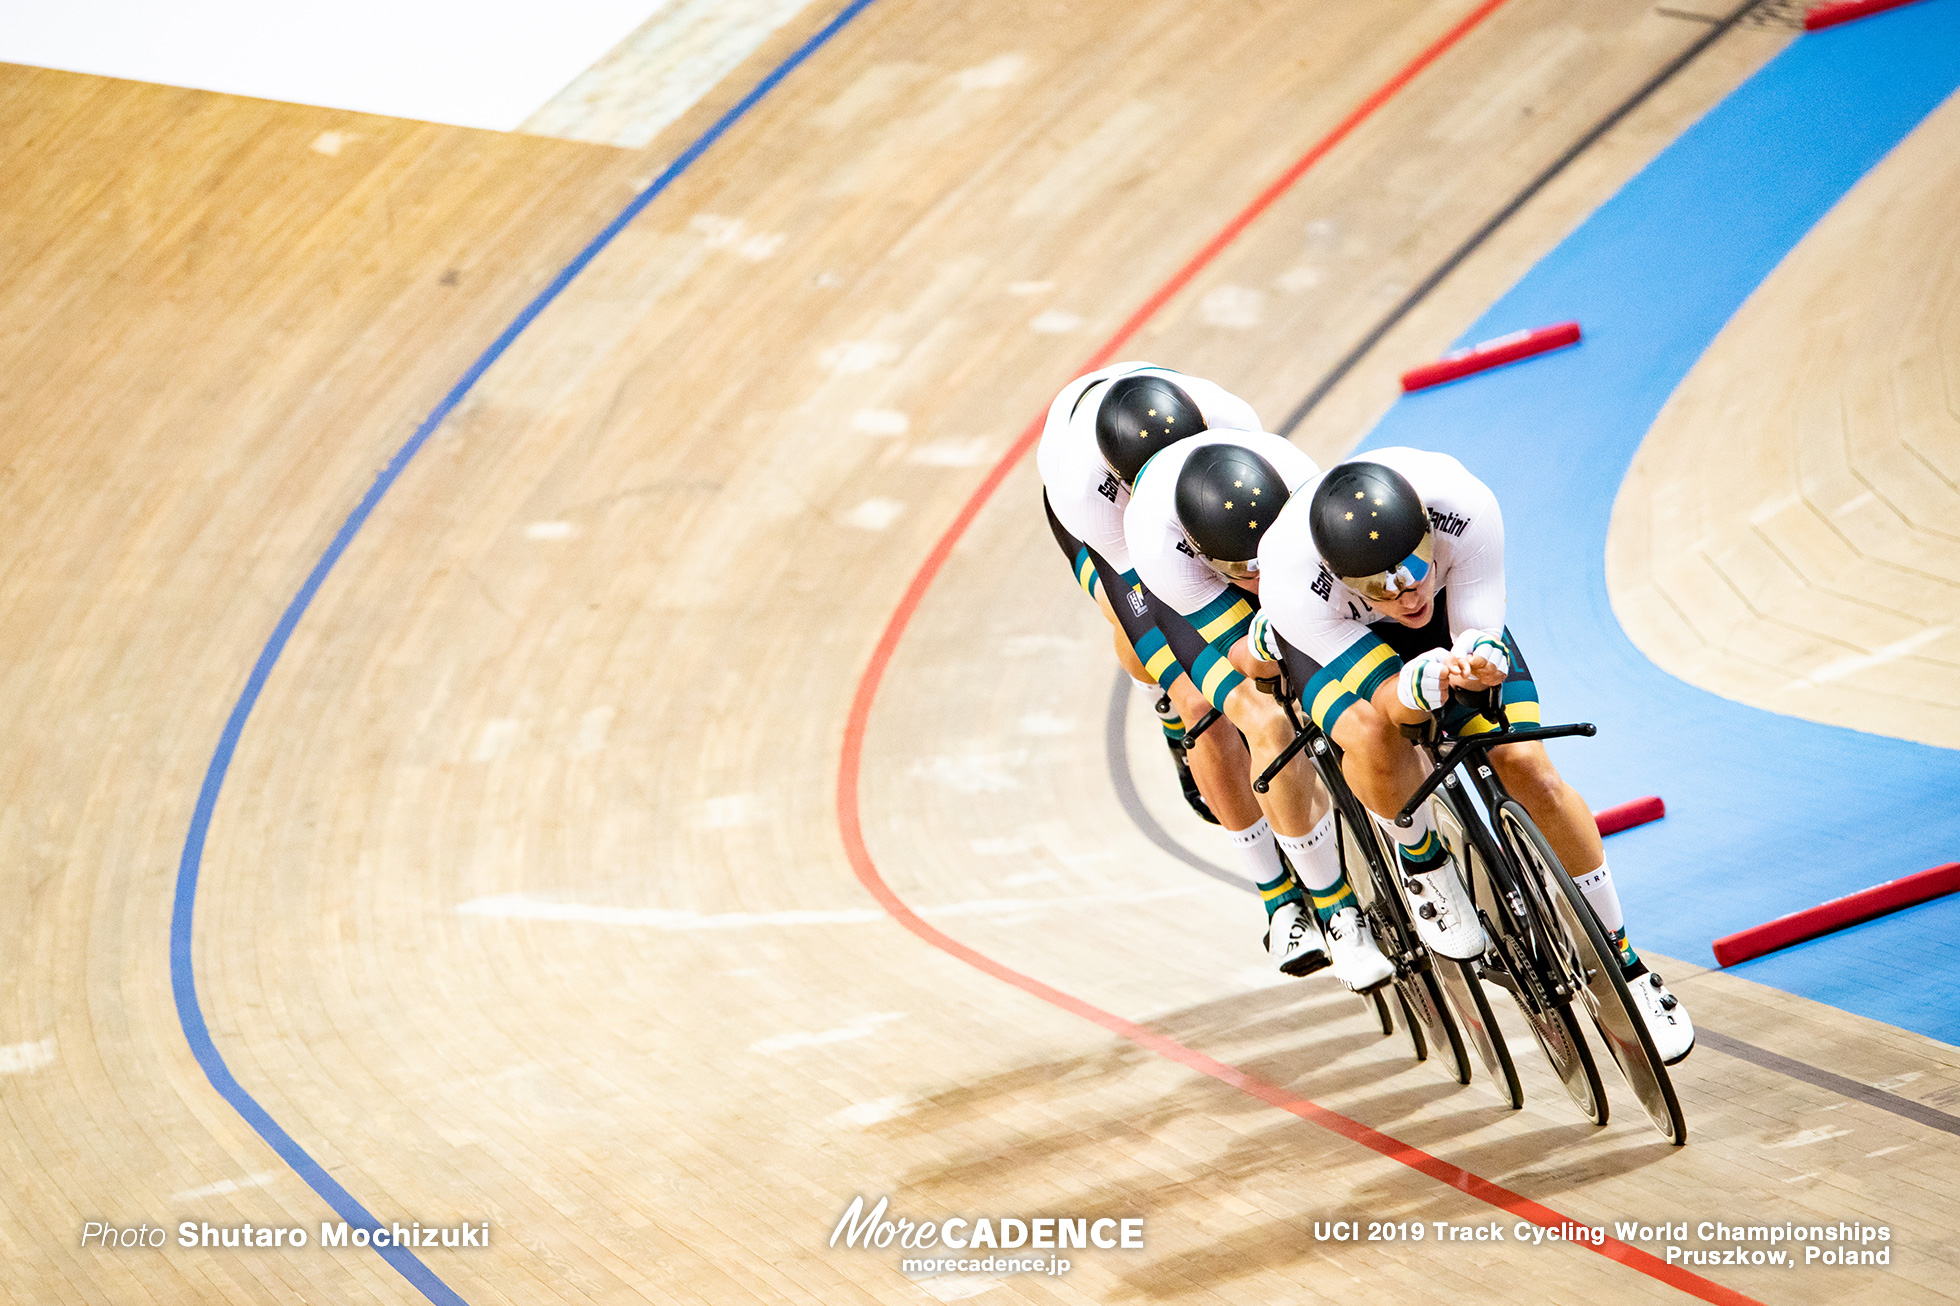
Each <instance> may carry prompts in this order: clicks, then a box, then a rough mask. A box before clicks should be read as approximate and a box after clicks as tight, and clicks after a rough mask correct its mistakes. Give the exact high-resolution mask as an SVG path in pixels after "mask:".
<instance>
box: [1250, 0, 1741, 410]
mask: <svg viewBox="0 0 1960 1306" xmlns="http://www.w3.org/2000/svg"><path fill="white" fill-rule="evenodd" d="M1763 2H1764V0H1744V3H1743V4H1742V5H1741V6H1740V7H1739V8H1737V9H1736V10H1735V11H1734V12H1732V13H1731V14H1729V16H1728V17H1727V18H1723V19H1719V20H1715V23H1714V26H1712V27H1710V28H1709V29H1708V30H1707V31H1706V32H1704V33H1702V34H1701V35H1700V36H1699V37H1697V38H1696V39H1695V40H1694V41H1693V42H1692V43H1691V44H1690V45H1689V46H1688V48H1687V49H1685V50H1683V51H1682V52H1681V53H1680V54H1677V55H1675V56H1674V58H1672V59H1670V60H1669V61H1668V62H1667V63H1666V64H1664V65H1663V66H1662V67H1661V69H1660V71H1659V72H1657V73H1655V74H1654V75H1653V76H1652V77H1650V78H1648V79H1647V81H1646V82H1645V83H1644V84H1643V85H1642V86H1641V87H1640V89H1639V90H1637V91H1635V92H1634V93H1633V94H1632V95H1630V96H1628V97H1627V98H1626V99H1625V100H1622V101H1621V102H1620V104H1619V107H1617V108H1615V109H1614V110H1613V111H1612V112H1611V113H1609V114H1607V115H1606V116H1605V117H1604V118H1601V119H1600V120H1599V121H1598V122H1596V123H1594V124H1593V125H1592V127H1591V129H1590V130H1588V131H1587V132H1586V134H1585V135H1583V136H1581V137H1580V138H1579V139H1578V140H1576V141H1574V142H1572V144H1571V145H1569V146H1567V147H1566V150H1565V153H1563V154H1561V155H1559V156H1558V158H1556V159H1554V160H1552V162H1551V164H1550V165H1549V166H1547V167H1546V168H1545V170H1544V171H1543V172H1541V173H1539V174H1538V175H1537V176H1536V177H1533V178H1532V179H1531V180H1530V181H1529V182H1527V183H1526V184H1525V187H1524V189H1523V190H1521V191H1519V192H1518V193H1517V194H1515V195H1513V196H1512V197H1511V199H1510V202H1509V203H1507V204H1505V206H1504V207H1503V208H1501V209H1499V210H1498V211H1497V212H1496V213H1494V214H1492V215H1491V217H1490V218H1489V220H1487V221H1486V222H1485V223H1484V225H1483V226H1481V227H1478V228H1477V229H1476V230H1475V231H1473V232H1472V233H1470V237H1469V239H1467V240H1465V241H1464V242H1463V243H1462V244H1461V245H1458V246H1457V247H1456V249H1454V250H1453V251H1451V253H1450V256H1449V257H1448V258H1446V259H1444V260H1443V261H1442V262H1441V263H1439V264H1437V265H1436V266H1435V268H1433V269H1432V270H1431V271H1430V273H1429V275H1428V276H1426V277H1424V278H1423V279H1422V281H1421V282H1420V283H1418V284H1417V286H1416V287H1415V289H1413V290H1411V291H1410V292H1409V293H1408V294H1406V295H1404V296H1403V297H1402V302H1401V303H1399V304H1397V305H1396V306H1395V307H1394V308H1392V309H1390V310H1389V311H1388V315H1387V316H1386V317H1384V318H1382V320H1381V321H1379V322H1377V323H1375V325H1374V327H1373V328H1372V329H1371V330H1370V331H1369V332H1368V334H1367V335H1365V336H1363V337H1361V339H1360V341H1359V342H1357V343H1356V344H1355V346H1354V348H1352V349H1350V350H1348V351H1347V353H1346V354H1344V355H1343V356H1342V358H1341V361H1340V362H1338V363H1336V364H1334V366H1333V368H1332V370H1330V371H1329V372H1328V373H1327V375H1326V376H1323V377H1321V378H1320V384H1318V385H1316V386H1315V387H1314V388H1313V389H1312V390H1309V391H1308V392H1307V397H1306V398H1305V399H1302V400H1301V401H1300V402H1299V404H1298V406H1296V407H1295V408H1294V409H1293V411H1292V412H1291V413H1289V414H1288V415H1287V418H1286V420H1285V421H1284V422H1281V423H1280V424H1279V426H1278V427H1277V428H1276V429H1275V434H1278V435H1286V436H1290V435H1292V434H1293V432H1294V431H1295V430H1297V429H1298V428H1299V425H1300V423H1301V422H1304V421H1305V420H1306V419H1307V414H1309V413H1311V412H1312V411H1313V410H1314V409H1315V408H1316V407H1318V406H1319V404H1320V401H1321V400H1323V399H1325V398H1326V397H1327V395H1328V392H1329V391H1331V390H1332V389H1333V388H1334V387H1335V386H1337V385H1339V384H1340V383H1341V382H1342V381H1343V380H1344V379H1345V378H1346V377H1347V374H1348V373H1349V372H1351V371H1353V370H1354V367H1355V365H1356V364H1357V363H1359V362H1360V361H1361V360H1362V359H1363V358H1365V357H1366V356H1367V355H1368V352H1369V351H1370V350H1372V349H1373V348H1374V347H1375V346H1376V345H1378V344H1380V343H1381V341H1382V337H1384V336H1386V335H1387V334H1388V333H1389V332H1390V331H1393V330H1394V329H1395V326H1396V324H1397V323H1399V322H1400V321H1401V320H1402V319H1403V318H1405V317H1407V316H1408V315H1409V314H1410V313H1411V312H1413V311H1414V309H1415V307H1416V306H1417V305H1418V304H1420V303H1422V301H1423V300H1425V299H1427V298H1429V296H1430V295H1431V294H1432V293H1433V292H1434V291H1435V289H1436V287H1438V286H1440V285H1442V284H1443V281H1444V279H1445V278H1447V277H1448V276H1449V275H1450V273H1452V272H1454V271H1456V270H1457V268H1458V267H1459V266H1461V265H1462V263H1463V261H1464V260H1465V259H1467V258H1469V257H1470V256H1471V255H1472V254H1474V253H1476V252H1477V250H1479V249H1480V248H1482V247H1483V244H1484V242H1485V241H1487V240H1489V239H1490V238H1491V236H1493V235H1494V234H1496V232H1497V230H1498V228H1500V227H1502V226H1503V225H1504V224H1505V223H1507V222H1509V221H1510V220H1511V219H1512V218H1514V217H1516V216H1517V213H1518V210H1520V209H1522V208H1523V207H1524V206H1525V205H1526V204H1529V203H1530V202H1531V200H1532V199H1533V198H1534V197H1535V196H1536V195H1537V194H1538V192H1539V191H1541V190H1543V189H1545V187H1546V186H1547V185H1549V184H1550V183H1551V181H1552V179H1553V178H1554V177H1556V176H1558V175H1559V174H1560V173H1561V172H1564V171H1565V170H1566V169H1567V168H1569V167H1571V166H1572V162H1573V160H1575V159H1577V158H1578V157H1579V156H1580V155H1581V154H1584V153H1585V152H1586V151H1587V150H1589V149H1591V148H1592V147H1593V145H1595V144H1596V143H1597V142H1598V141H1599V138H1600V137H1602V136H1604V135H1605V134H1606V133H1607V132H1609V131H1612V130H1613V129H1614V128H1615V127H1617V126H1619V125H1620V123H1621V121H1622V120H1624V119H1625V118H1626V116H1627V115H1628V114H1630V113H1632V112H1633V111H1634V110H1635V109H1637V108H1639V107H1640V106H1641V105H1643V104H1645V103H1646V102H1647V101H1648V100H1649V99H1650V98H1652V96H1653V94H1654V92H1655V91H1658V90H1660V88H1661V87H1663V86H1665V85H1667V84H1668V83H1669V82H1670V81H1672V80H1674V78H1675V76H1676V75H1677V74H1678V73H1680V71H1681V70H1682V69H1683V68H1686V67H1687V66H1688V65H1689V64H1691V63H1693V62H1694V61H1695V59H1696V58H1697V57H1698V56H1700V54H1701V53H1702V51H1704V50H1706V49H1707V48H1708V47H1709V46H1711V45H1713V44H1715V42H1717V41H1719V40H1721V39H1722V38H1723V37H1724V36H1726V35H1727V34H1728V33H1729V31H1730V30H1731V29H1732V28H1734V27H1735V25H1736V24H1737V23H1739V22H1741V21H1742V20H1743V19H1744V18H1746V17H1748V16H1749V12H1750V10H1752V9H1755V8H1756V7H1757V6H1759V5H1761V4H1762V3H1763Z"/></svg>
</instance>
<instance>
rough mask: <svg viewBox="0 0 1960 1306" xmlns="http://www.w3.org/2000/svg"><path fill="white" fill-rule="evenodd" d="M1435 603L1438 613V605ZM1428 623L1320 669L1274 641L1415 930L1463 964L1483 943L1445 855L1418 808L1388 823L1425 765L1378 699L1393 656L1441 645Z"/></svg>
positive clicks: (1438, 628) (1390, 684)
mask: <svg viewBox="0 0 1960 1306" xmlns="http://www.w3.org/2000/svg"><path fill="white" fill-rule="evenodd" d="M1437 607H1438V609H1439V611H1440V609H1441V608H1442V604H1441V602H1440V601H1439V602H1438V604H1437ZM1432 625H1434V626H1435V629H1430V628H1427V627H1425V628H1424V629H1422V630H1419V631H1418V630H1409V631H1406V633H1404V632H1403V631H1401V630H1394V631H1390V632H1388V633H1389V634H1391V635H1392V636H1394V637H1395V639H1394V640H1393V641H1391V640H1385V639H1382V638H1381V637H1379V636H1376V635H1373V634H1369V635H1365V636H1362V637H1360V638H1358V639H1357V640H1356V641H1355V642H1354V644H1352V645H1351V646H1350V647H1349V648H1348V649H1346V650H1344V651H1343V652H1342V654H1341V655H1340V656H1339V657H1338V658H1336V659H1335V660H1334V661H1333V662H1332V663H1330V664H1329V665H1327V666H1325V667H1323V666H1322V665H1321V664H1320V663H1319V662H1317V661H1316V660H1314V659H1313V658H1311V657H1310V656H1308V655H1307V654H1306V653H1305V652H1304V651H1302V650H1301V649H1299V648H1296V647H1294V646H1293V645H1291V644H1289V643H1287V642H1286V641H1284V640H1282V641H1281V648H1282V656H1283V658H1284V660H1285V665H1286V671H1287V678H1288V679H1289V680H1290V681H1291V682H1292V683H1294V684H1297V685H1299V686H1301V701H1302V702H1304V703H1307V704H1308V705H1309V710H1310V711H1311V712H1312V713H1313V716H1314V721H1315V723H1316V724H1317V725H1319V726H1320V728H1321V729H1322V730H1324V731H1325V732H1326V733H1327V734H1328V735H1329V736H1330V737H1331V738H1332V739H1333V740H1334V742H1335V743H1336V744H1338V745H1340V747H1341V750H1342V753H1343V757H1342V762H1341V772H1342V775H1343V776H1344V777H1345V778H1346V780H1347V782H1348V786H1349V788H1351V789H1352V790H1353V791H1354V793H1355V796H1356V797H1357V798H1359V799H1360V800H1361V802H1362V805H1363V806H1365V807H1367V808H1368V810H1369V811H1370V812H1371V813H1373V814H1374V816H1375V819H1376V820H1377V822H1378V823H1379V824H1380V825H1381V828H1382V830H1383V831H1385V832H1386V833H1387V834H1388V836H1389V837H1390V838H1391V839H1392V840H1394V842H1395V845H1396V849H1397V861H1398V864H1399V865H1400V867H1401V870H1402V884H1403V888H1404V889H1405V890H1406V892H1407V894H1408V898H1409V910H1410V911H1411V913H1412V914H1413V916H1414V919H1415V922H1416V931H1417V933H1418V934H1420V935H1421V937H1422V941H1423V942H1424V943H1425V944H1426V945H1427V946H1428V947H1429V949H1430V950H1431V951H1432V952H1435V953H1436V954H1438V955H1439V956H1443V957H1448V958H1452V959H1454V960H1458V961H1466V960H1471V959H1474V958H1476V957H1478V956H1480V955H1481V954H1482V953H1483V951H1484V948H1485V945H1486V940H1485V938H1484V932H1483V928H1482V926H1481V925H1480V924H1479V923H1478V921H1477V914H1476V909H1475V906H1474V904H1473V903H1472V902H1471V900H1470V896H1469V894H1468V892H1467V891H1466V890H1465V888H1464V885H1463V881H1462V877H1461V876H1460V875H1459V874H1458V872H1457V869H1456V866H1455V863H1454V859H1453V857H1452V855H1451V851H1450V849H1449V847H1448V846H1447V845H1446V844H1445V843H1444V842H1443V839H1442V836H1441V835H1440V834H1438V833H1437V831H1436V829H1435V828H1434V826H1433V825H1432V824H1431V822H1430V817H1429V808H1428V805H1427V804H1425V805H1424V806H1422V807H1419V808H1417V809H1416V811H1415V812H1413V813H1412V814H1411V816H1410V821H1409V824H1408V825H1397V824H1396V823H1395V821H1394V819H1393V818H1394V817H1395V815H1396V814H1397V813H1399V812H1400V811H1401V809H1402V806H1403V804H1404V803H1406V802H1407V801H1408V800H1409V797H1410V795H1412V794H1414V793H1415V791H1416V789H1417V788H1418V787H1419V786H1420V785H1421V784H1422V781H1423V778H1424V777H1425V776H1426V775H1427V774H1428V770H1429V767H1428V763H1427V761H1426V760H1425V759H1424V758H1423V757H1422V755H1421V754H1420V753H1418V752H1417V751H1416V747H1415V745H1414V743H1413V742H1411V741H1410V740H1409V739H1408V738H1406V737H1405V736H1404V735H1403V734H1402V731H1401V727H1400V726H1399V725H1397V724H1396V721H1395V719H1394V718H1393V717H1391V716H1390V714H1389V707H1388V705H1387V698H1388V697H1392V696H1393V695H1394V694H1395V692H1396V688H1395V675H1396V671H1397V668H1399V667H1400V665H1401V663H1400V661H1399V660H1398V657H1396V656H1393V655H1398V654H1399V655H1401V656H1408V655H1410V654H1412V653H1414V652H1418V651H1420V649H1421V648H1424V647H1435V646H1436V645H1434V644H1426V643H1423V642H1422V641H1424V640H1430V639H1437V640H1440V641H1441V643H1442V644H1443V645H1444V646H1446V645H1447V643H1448V639H1449V634H1448V626H1447V624H1445V623H1444V622H1442V621H1441V620H1439V621H1438V622H1437V623H1432Z"/></svg>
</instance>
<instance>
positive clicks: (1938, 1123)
mask: <svg viewBox="0 0 1960 1306" xmlns="http://www.w3.org/2000/svg"><path fill="white" fill-rule="evenodd" d="M1131 683H1132V682H1131V680H1130V677H1129V676H1128V675H1127V674H1126V673H1124V672H1121V671H1119V672H1117V673H1116V684H1115V686H1114V688H1113V691H1112V692H1111V694H1110V696H1109V725H1108V729H1107V731H1106V732H1105V734H1104V741H1105V745H1106V749H1107V751H1108V754H1109V776H1110V780H1111V781H1112V782H1113V783H1114V784H1115V786H1116V796H1117V799H1118V800H1119V801H1120V802H1121V803H1122V804H1123V810H1124V811H1125V812H1127V813H1129V816H1130V819H1131V820H1132V821H1134V822H1135V823H1136V827H1137V829H1138V830H1140V831H1142V832H1143V837H1144V838H1146V839H1148V840H1150V842H1151V843H1153V844H1155V845H1156V846H1157V847H1159V848H1161V849H1163V850H1164V851H1165V852H1167V853H1169V854H1170V855H1171V856H1173V857H1175V858H1177V860H1179V861H1180V862H1183V863H1184V864H1185V865H1186V866H1189V867H1191V868H1192V869H1193V870H1197V871H1202V872H1204V873H1205V874H1206V875H1209V876H1210V877H1211V878H1212V879H1214V880H1218V881H1221V882H1222V883H1225V884H1229V885H1231V886H1232V887H1234V888H1237V889H1243V890H1245V891H1246V892H1248V893H1257V892H1258V889H1257V888H1256V887H1255V886H1254V885H1253V883H1252V882H1251V881H1250V880H1248V879H1246V878H1245V877H1244V876H1243V875H1235V874H1233V873H1232V872H1231V871H1228V870H1226V869H1225V868H1224V867H1223V866H1214V865H1213V864H1212V863H1210V862H1208V861H1206V860H1205V859H1204V858H1202V857H1200V856H1198V855H1197V854H1196V853H1194V852H1192V851H1191V850H1190V849H1189V848H1186V847H1185V846H1184V845H1183V844H1181V843H1179V842H1178V841H1177V837H1176V836H1175V835H1173V834H1171V832H1170V831H1168V830H1166V829H1165V828H1164V827H1163V826H1162V825H1161V824H1159V823H1158V821H1157V818H1156V817H1154V816H1152V815H1151V814H1150V812H1149V811H1148V810H1147V809H1146V808H1145V807H1144V805H1143V798H1142V796H1141V795H1140V794H1139V793H1138V792H1137V786H1136V778H1135V777H1134V776H1133V775H1131V774H1130V754H1129V750H1128V748H1127V746H1126V743H1125V729H1124V727H1125V725H1126V723H1127V722H1128V719H1129V714H1128V711H1127V708H1128V706H1129V701H1130V692H1131V691H1130V685H1131ZM1224 727H1225V723H1224V722H1220V723H1219V724H1218V725H1217V726H1214V727H1213V729H1222V728H1224ZM1704 973H1705V974H1715V973H1718V972H1713V971H1709V972H1704ZM1695 978H1699V976H1696V977H1695ZM1695 1040H1696V1043H1697V1045H1698V1046H1701V1047H1708V1048H1713V1049H1714V1050H1715V1051H1717V1052H1720V1053H1722V1054H1724V1055H1725V1056H1731V1057H1734V1058H1736V1059H1737V1060H1738V1061H1747V1062H1749V1063H1750V1064H1751V1065H1756V1066H1761V1067H1762V1068H1763V1069H1764V1070H1773V1071H1775V1072H1777V1073H1778V1074H1782V1075H1788V1076H1789V1077H1790V1078H1791V1079H1797V1080H1802V1081H1803V1082H1804V1083H1806V1084H1809V1085H1811V1086H1813V1087H1816V1088H1821V1089H1824V1090H1826V1091H1827V1092H1832V1093H1836V1094H1838V1095H1839V1096H1840V1097H1848V1098H1851V1099H1853V1100H1855V1101H1859V1102H1863V1103H1864V1104H1865V1105H1866V1106H1873V1107H1877V1108H1878V1109H1879V1110H1881V1111H1889V1112H1891V1113H1892V1114H1893V1115H1895V1116H1903V1117H1904V1118H1905V1119H1907V1120H1911V1121H1913V1122H1914V1123H1916V1124H1921V1125H1925V1126H1926V1127H1927V1128H1928V1129H1938V1130H1941V1131H1942V1132H1944V1133H1949V1134H1955V1135H1960V1116H1955V1115H1951V1114H1949V1113H1948V1112H1945V1111H1942V1110H1940V1109H1939V1108H1938V1107H1933V1106H1928V1105H1926V1104H1925V1103H1924V1102H1915V1101H1913V1100H1912V1099H1911V1098H1909V1097H1900V1096H1899V1095H1898V1094H1897V1093H1888V1092H1886V1091H1885V1090H1884V1089H1882V1088H1873V1087H1872V1086H1871V1085H1870V1084H1866V1083H1863V1082H1861V1081H1859V1080H1856V1079H1852V1078H1849V1077H1848V1076H1845V1075H1840V1074H1838V1073H1836V1072H1835V1071H1830V1070H1825V1069H1823V1068H1822V1067H1819V1066H1813V1065H1811V1064H1810V1063H1809V1062H1807V1061H1798V1060H1796V1059H1795V1058H1794V1057H1786V1056H1784V1055H1783V1054H1782V1053H1780V1052H1771V1051H1770V1050H1769V1049H1768V1048H1760V1047H1757V1046H1756V1045H1755V1044H1753V1043H1745V1042H1743V1041H1742V1040H1741V1039H1739V1038H1732V1037H1730V1036H1729V1035H1727V1034H1720V1033H1717V1032H1716V1031H1714V1030H1712V1029H1709V1028H1707V1027H1706V1026H1703V1025H1697V1026H1696V1027H1695Z"/></svg>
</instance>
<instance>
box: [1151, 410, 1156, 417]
mask: <svg viewBox="0 0 1960 1306" xmlns="http://www.w3.org/2000/svg"><path fill="white" fill-rule="evenodd" d="M1150 415H1151V416H1152V417H1155V416H1156V415H1157V410H1156V409H1155V408H1153V409H1151V410H1150Z"/></svg>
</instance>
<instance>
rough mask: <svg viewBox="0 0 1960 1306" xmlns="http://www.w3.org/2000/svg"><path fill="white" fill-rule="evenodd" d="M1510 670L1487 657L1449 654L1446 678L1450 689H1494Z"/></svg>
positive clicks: (1502, 681) (1501, 682)
mask: <svg viewBox="0 0 1960 1306" xmlns="http://www.w3.org/2000/svg"><path fill="white" fill-rule="evenodd" d="M1510 671H1511V669H1510V668H1509V667H1504V666H1499V665H1497V664H1495V663H1493V662H1492V661H1491V660H1490V659H1489V658H1484V657H1474V658H1466V657H1463V656H1462V655H1461V654H1451V655H1450V668H1449V672H1448V675H1447V676H1446V680H1447V683H1448V685H1449V687H1450V688H1451V689H1467V690H1484V689H1495V688H1497V687H1498V686H1499V685H1501V684H1503V683H1504V678H1505V677H1506V676H1507V675H1509V674H1510Z"/></svg>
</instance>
